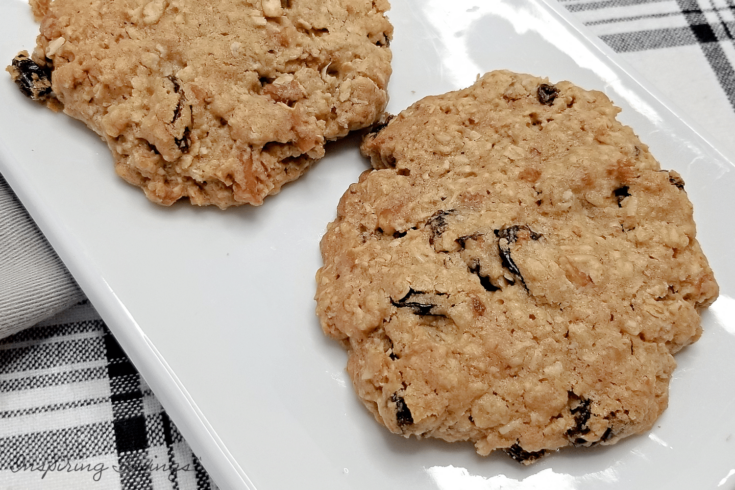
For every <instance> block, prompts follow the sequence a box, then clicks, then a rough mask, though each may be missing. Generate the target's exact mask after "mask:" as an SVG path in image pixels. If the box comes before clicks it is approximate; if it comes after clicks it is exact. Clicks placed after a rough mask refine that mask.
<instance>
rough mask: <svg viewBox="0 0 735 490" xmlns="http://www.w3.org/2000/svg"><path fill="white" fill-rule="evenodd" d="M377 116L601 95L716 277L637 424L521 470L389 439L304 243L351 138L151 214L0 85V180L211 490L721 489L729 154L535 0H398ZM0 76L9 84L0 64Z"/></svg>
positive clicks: (730, 263)
mask: <svg viewBox="0 0 735 490" xmlns="http://www.w3.org/2000/svg"><path fill="white" fill-rule="evenodd" d="M393 3H394V5H393V10H392V11H391V13H390V18H391V20H392V21H393V23H394V25H395V40H394V42H393V44H392V49H393V52H394V61H393V67H394V74H393V78H392V79H391V83H390V94H391V102H390V106H389V111H390V112H393V113H395V112H398V111H400V110H402V109H404V108H405V107H407V106H408V105H409V104H411V103H412V102H414V101H416V100H418V99H419V98H421V97H423V96H425V95H429V94H437V93H442V92H445V91H448V90H453V89H457V88H461V87H465V86H468V85H470V84H471V83H472V82H474V80H475V77H476V76H477V75H478V74H479V73H484V72H486V71H488V70H492V69H497V68H508V69H511V70H514V71H520V72H527V73H532V74H536V75H541V76H548V77H549V78H550V80H551V81H552V82H555V81H559V80H563V79H566V80H570V81H572V82H574V83H575V84H577V85H580V86H582V87H585V88H590V89H599V90H603V91H604V92H606V93H607V94H608V95H609V96H610V97H611V98H612V99H613V101H614V102H615V103H616V104H617V105H619V106H620V107H622V108H623V112H622V114H621V116H620V118H621V119H622V120H623V122H625V123H626V124H629V125H631V126H632V127H633V128H634V129H635V130H636V132H637V133H638V134H639V135H640V137H641V139H642V140H643V141H644V142H646V143H648V144H649V145H650V146H651V149H652V151H653V153H654V155H655V156H656V157H657V158H658V159H659V161H661V163H662V166H663V167H664V168H673V169H675V170H677V171H678V172H680V173H681V174H682V175H683V177H684V179H685V181H686V183H687V192H688V194H689V196H690V198H691V199H692V201H693V202H694V205H695V216H696V219H697V223H698V231H699V238H700V240H701V243H702V246H703V248H704V250H705V252H706V253H707V255H708V257H709V258H710V261H711V265H712V268H713V269H714V270H715V274H716V276H717V279H718V280H719V283H720V285H721V288H722V297H721V298H720V299H719V300H718V301H717V303H716V304H715V305H714V306H713V307H712V308H710V309H709V311H707V312H706V313H705V314H704V329H705V333H704V336H703V337H702V339H701V340H700V341H699V342H698V343H697V344H695V345H694V346H692V347H689V348H687V349H685V350H684V351H683V352H681V353H680V354H678V356H677V360H678V362H679V367H678V369H677V370H676V372H675V375H674V379H673V381H672V385H671V401H670V407H669V409H668V410H667V411H666V412H665V413H664V415H663V416H662V417H661V418H660V420H659V421H658V422H657V424H656V426H655V428H654V429H653V430H652V431H651V432H650V433H648V434H644V435H641V436H637V437H631V438H629V439H626V440H624V441H622V442H620V443H619V444H617V445H615V446H611V447H603V448H594V449H591V450H576V449H570V450H563V451H561V452H559V453H557V454H554V455H552V456H551V457H548V458H545V459H544V460H542V461H541V462H539V463H538V464H536V465H534V466H532V467H530V468H527V467H522V466H520V465H518V464H517V463H515V462H513V461H511V460H510V459H509V458H507V457H506V456H505V455H503V454H502V453H498V454H493V455H491V456H490V457H487V458H481V457H479V456H477V455H476V454H475V453H474V450H473V448H472V446H471V445H470V444H446V443H444V442H440V441H433V440H425V441H417V440H416V439H411V440H405V439H403V438H401V437H398V436H395V435H392V434H389V433H388V432H387V431H386V430H385V429H384V428H382V427H380V426H379V425H378V424H377V423H376V422H375V421H374V420H373V419H372V416H371V415H369V413H368V412H367V410H366V409H365V408H364V407H363V406H362V405H361V403H360V402H359V401H358V400H357V398H356V396H355V395H354V393H353V391H352V387H351V383H350V381H349V379H348V378H347V376H346V373H345V370H344V367H345V363H346V355H345V353H344V351H343V350H342V348H341V347H340V346H339V345H337V343H335V342H333V341H330V340H328V339H327V338H325V337H324V335H323V334H322V332H321V329H320V327H319V324H318V321H317V319H316V317H315V315H314V306H315V305H314V301H313V299H312V298H313V296H314V292H315V283H314V274H315V273H316V270H317V269H318V268H319V267H320V265H321V259H320V255H319V248H318V243H319V240H320V238H321V236H322V234H323V232H324V231H325V228H326V225H327V223H328V222H329V221H331V220H332V219H334V217H335V213H336V211H335V210H336V206H337V202H338V200H339V198H340V196H341V195H342V193H343V192H344V191H345V190H346V189H347V187H348V185H349V184H350V183H352V182H354V181H356V180H357V178H358V176H359V174H360V173H361V172H362V171H363V170H365V169H366V168H368V163H367V162H366V161H365V160H364V159H363V158H361V157H360V155H359V153H358V149H357V145H358V143H359V141H358V139H357V138H355V137H351V138H348V139H347V140H345V141H343V142H340V143H337V144H332V145H331V146H330V147H329V148H328V150H327V154H328V156H327V157H326V158H325V159H324V160H323V161H321V162H320V163H318V164H317V165H316V166H315V168H313V169H312V170H311V171H309V172H308V173H307V175H305V176H304V177H303V178H301V179H300V180H298V181H297V182H295V183H293V184H289V185H288V186H287V187H286V188H285V189H284V190H283V192H282V193H281V194H280V195H278V196H276V197H271V198H268V199H267V200H266V204H265V205H264V206H262V207H260V208H253V207H243V208H240V209H230V210H228V211H226V212H222V211H220V210H218V209H214V208H204V209H199V208H194V207H192V206H189V205H188V204H185V203H180V204H177V205H175V206H173V207H171V208H163V207H160V206H157V205H155V204H151V203H149V202H148V201H147V200H146V199H145V198H144V196H143V194H142V193H141V192H140V191H139V190H138V189H136V188H134V187H132V186H129V185H127V184H125V183H124V182H123V181H121V180H120V179H119V178H117V177H116V176H115V173H114V170H113V165H112V161H111V157H110V155H109V154H108V151H107V148H106V147H105V145H104V144H103V143H102V142H101V141H100V140H99V138H98V137H97V136H96V135H94V134H93V133H92V132H91V131H89V130H87V129H86V128H85V127H84V126H83V125H82V124H81V123H79V122H76V121H73V120H71V119H70V118H68V117H66V116H64V115H63V114H54V113H52V112H51V111H48V110H46V109H44V108H42V107H41V106H40V105H38V104H35V103H32V102H30V101H29V100H28V99H26V98H25V97H23V96H22V95H21V94H20V92H19V91H18V90H17V89H16V87H15V86H14V85H13V84H12V83H11V82H10V80H9V77H7V76H6V77H5V78H4V79H0V100H2V109H1V112H0V171H1V172H2V173H3V175H4V176H5V177H6V179H7V180H8V181H9V183H10V184H11V185H12V187H13V188H14V189H15V191H16V192H17V194H18V195H19V197H20V199H21V200H22V201H23V203H24V204H25V206H26V207H27V208H28V210H29V212H30V213H31V215H32V216H33V217H34V219H35V220H36V221H37V222H38V224H39V226H40V227H41V229H42V230H43V232H44V233H45V234H46V236H47V237H48V239H49V240H50V242H51V243H52V245H53V246H54V247H55V249H56V250H57V251H58V253H59V255H60V256H61V257H62V259H63V260H64V262H65V263H66V264H67V266H68V267H69V269H70V270H71V272H72V273H73V274H74V276H75V277H76V279H77V280H78V282H79V284H80V285H81V286H82V288H83V289H84V291H85V292H86V294H87V295H88V296H89V298H90V299H91V301H92V303H93V304H94V305H95V307H96V308H97V309H98V311H99V313H100V314H101V315H102V317H103V318H104V319H105V321H106V322H107V324H108V325H109V327H110V328H111V329H112V331H113V332H114V333H115V335H116V337H117V338H118V340H119V341H120V343H121V344H122V346H123V348H124V349H125V350H126V352H127V353H128V354H129V355H130V357H131V358H132V360H133V362H134V363H135V364H136V366H137V367H138V368H139V369H140V371H141V372H142V374H143V375H144V377H145V378H146V380H147V381H148V382H149V384H150V385H151V387H152V388H153V389H154V391H155V393H156V394H157V395H158V397H159V398H160V400H161V401H162V403H163V405H164V406H165V407H166V409H167V410H168V412H169V413H170V415H171V416H172V418H173V419H174V421H175V422H176V424H177V425H178V426H179V428H180V429H181V431H182V432H183V434H184V435H185V436H186V438H187V440H188V441H189V443H190V444H191V445H192V447H193V448H194V450H195V451H196V452H197V453H198V454H199V455H200V456H201V457H202V459H203V461H204V464H205V466H206V467H207V469H208V470H209V471H210V472H211V474H212V475H213V477H214V478H215V480H216V481H217V482H218V483H219V484H220V485H221V486H222V488H223V489H244V488H250V489H254V488H257V489H261V490H276V489H289V488H320V489H323V490H325V489H346V488H350V489H370V490H373V489H376V488H400V489H402V490H410V489H427V488H439V489H450V488H452V489H454V488H472V489H499V488H513V489H530V488H545V489H576V488H585V489H609V488H626V489H649V488H668V489H692V488H717V487H718V486H719V487H725V488H733V487H734V486H735V476H733V474H735V355H733V354H734V353H735V299H733V297H734V296H735V284H733V278H735V274H733V267H735V254H734V253H733V248H732V245H733V244H734V243H735V239H734V238H735V235H734V233H735V213H733V210H735V192H733V189H735V174H734V173H733V165H732V164H731V163H729V162H728V161H727V159H726V158H725V157H724V156H723V155H722V154H721V153H719V152H718V151H717V150H716V149H715V148H713V147H712V146H711V145H710V144H709V143H708V142H707V141H706V140H705V139H703V138H702V137H701V136H700V135H699V134H698V132H697V131H696V130H695V129H692V127H691V126H690V125H688V124H687V123H686V122H684V121H682V120H681V119H680V118H679V117H678V116H677V115H676V114H675V113H674V112H673V111H672V110H671V109H670V108H669V107H668V106H667V105H666V104H665V103H663V102H662V101H661V99H660V97H658V96H657V95H656V93H655V92H653V93H652V92H651V91H650V90H649V89H648V88H647V87H645V85H642V84H641V83H640V82H639V81H636V80H635V78H633V77H632V76H631V75H630V74H629V71H628V70H627V69H626V68H625V67H623V66H621V65H620V63H619V60H618V59H617V58H616V57H615V55H614V54H612V53H611V52H610V50H608V49H607V48H606V47H604V46H603V45H602V44H601V43H600V42H599V41H593V40H590V38H589V37H588V36H587V35H586V34H585V32H584V30H583V29H580V27H579V26H578V25H577V24H576V23H575V22H573V21H572V20H570V19H569V16H568V14H566V12H564V11H563V9H561V8H560V7H559V6H558V5H556V4H552V3H546V2H545V1H544V0H492V1H489V0H453V1H451V2H447V1H445V0H423V1H422V0H414V1H408V0H406V1H402V0H394V2H393ZM37 30H38V26H37V25H36V24H34V23H33V21H32V19H31V14H30V9H29V8H28V5H27V4H26V2H25V0H4V1H3V2H2V3H1V4H0V60H3V62H4V63H9V62H10V60H11V58H12V57H13V56H14V55H15V54H16V52H17V51H18V50H20V49H31V48H32V47H33V45H34V38H35V36H36V33H37ZM0 78H1V77H0Z"/></svg>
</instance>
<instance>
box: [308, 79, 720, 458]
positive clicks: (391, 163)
mask: <svg viewBox="0 0 735 490" xmlns="http://www.w3.org/2000/svg"><path fill="white" fill-rule="evenodd" d="M618 111H619V109H617V108H616V107H614V106H613V105H612V103H611V102H610V100H609V99H608V98H607V97H606V96H605V95H604V94H602V93H601V92H596V91H586V90H582V89H580V88H578V87H576V86H574V85H572V84H571V83H569V82H561V83H558V84H556V85H550V84H549V83H548V82H547V81H545V80H543V79H540V78H536V77H532V76H528V75H518V74H514V73H511V72H507V71H499V72H493V73H489V74H487V75H485V76H484V77H482V78H481V79H479V80H478V81H477V83H475V84H474V85H473V86H471V87H469V88H467V89H465V90H460V91H457V92H452V93H448V94H445V95H441V96H436V97H427V98H425V99H423V100H421V101H419V102H417V103H416V104H414V105H413V106H411V107H410V108H409V109H407V110H405V111H404V112H403V113H401V114H400V115H398V116H397V117H396V118H394V119H393V120H391V121H390V122H388V124H387V125H386V126H385V127H384V128H381V129H380V130H376V131H375V132H373V133H371V134H369V135H368V136H367V137H366V138H365V140H364V142H363V146H362V150H363V153H364V154H365V155H367V156H369V157H370V158H371V160H372V164H373V167H374V168H375V170H371V171H367V172H365V173H364V174H363V175H362V176H361V177H360V180H359V183H356V184H353V185H352V186H351V187H350V189H349V190H348V191H347V193H346V194H345V195H344V196H343V197H342V200H341V202H340V204H339V208H338V215H337V219H336V221H334V222H333V223H331V224H330V225H329V227H328V231H327V233H326V235H325V236H324V238H323V239H322V242H321V250H322V257H323V259H324V266H323V267H322V268H321V269H320V270H319V272H318V273H317V282H318V288H317V293H316V299H317V303H318V304H317V313H318V315H319V318H320V320H321V324H322V327H323V329H324V331H325V332H326V333H327V334H328V335H329V336H331V337H333V338H335V339H337V340H340V341H342V342H343V344H344V345H345V346H346V347H347V349H348V351H349V362H348V367H347V369H348V372H349V374H350V376H351V378H352V380H353V383H354V387H355V389H356V391H357V393H358V395H359V397H360V398H361V399H362V401H363V402H364V404H365V405H366V406H367V408H368V409H369V410H370V411H371V412H372V413H373V414H374V415H375V417H376V419H377V420H378V421H380V422H381V423H382V424H384V425H385V426H386V427H387V428H388V429H390V430H391V431H392V432H395V433H397V434H403V435H404V436H410V435H416V436H418V437H436V438H441V439H445V440H447V441H464V440H468V441H472V442H474V443H475V446H476V449H477V451H478V452H479V453H480V454H483V455H486V454H488V453H490V452H491V451H493V450H494V449H500V448H502V449H504V450H505V451H506V452H507V453H508V454H509V455H510V456H511V457H513V458H514V459H516V460H519V461H522V462H525V463H528V462H531V461H533V460H535V459H536V458H538V457H539V456H541V455H542V454H544V453H545V452H547V451H550V450H555V449H557V448H561V447H564V446H569V445H574V446H592V445H596V444H612V443H615V442H616V441H618V440H619V439H620V438H623V437H625V436H628V435H631V434H635V433H638V432H641V431H645V430H647V429H649V428H650V427H651V426H652V424H653V422H654V421H655V420H656V418H657V417H658V416H659V415H660V414H661V412H662V411H663V410H664V409H665V408H666V405H667V399H668V384H669V379H670V377H671V373H672V371H673V369H674V367H675V361H674V358H673V356H672V354H673V353H675V352H676V351H678V350H679V349H681V348H682V347H684V346H686V345H688V344H690V343H692V342H693V341H695V340H696V339H697V338H698V337H699V336H700V333H701V327H700V318H699V314H698V311H699V310H701V309H702V308H704V307H706V306H707V305H709V304H710V303H712V301H714V299H715V297H716V296H717V294H718V288H717V284H716V283H715V279H714V276H713V274H712V271H711V269H710V267H709V265H708V264H707V260H706V259H705V257H704V255H703V254H702V251H701V249H700V246H699V244H698V243H697V240H696V239H695V226H694V222H693V220H692V205H691V203H690V201H689V199H688V198H687V194H686V192H685V190H684V184H683V181H682V179H681V177H680V176H679V175H678V174H677V173H676V172H672V171H669V172H667V171H663V170H661V169H660V168H659V164H658V163H657V162H656V160H655V159H654V158H653V156H652V155H651V153H650V152H649V150H648V148H647V147H646V145H644V144H643V143H641V142H640V140H639V139H638V138H637V137H636V135H635V134H634V133H633V131H632V130H631V129H630V128H629V127H627V126H623V125H621V124H620V123H619V122H618V121H617V120H616V119H615V116H616V114H617V113H618Z"/></svg>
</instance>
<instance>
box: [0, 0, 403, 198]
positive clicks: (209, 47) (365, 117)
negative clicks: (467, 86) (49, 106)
mask: <svg viewBox="0 0 735 490" xmlns="http://www.w3.org/2000/svg"><path fill="white" fill-rule="evenodd" d="M33 7H34V13H35V14H37V15H43V19H42V21H41V34H40V36H39V37H38V40H37V46H36V49H35V51H34V52H33V54H32V56H31V58H32V60H28V59H25V60H23V59H20V60H19V59H16V61H14V63H13V66H12V67H9V71H10V72H11V74H12V75H13V77H14V79H15V80H16V81H17V82H18V83H19V85H20V86H21V89H22V90H23V91H24V92H25V93H26V94H29V95H32V96H34V98H37V99H39V100H49V98H50V97H51V98H53V97H55V98H56V99H57V100H58V102H60V103H61V104H63V110H64V112H65V113H67V114H68V115H70V116H72V117H74V118H77V119H80V120H81V121H83V122H84V123H86V124H87V125H88V126H89V127H90V128H92V129H93V130H94V131H96V132H97V133H98V134H99V135H100V136H101V137H102V138H103V139H104V140H105V141H106V142H107V143H108V145H109V147H110V149H111V151H112V154H113V156H114V159H115V168H116V171H117V173H118V175H120V176H121V177H122V178H124V179H125V180H127V181H128V182H130V183H132V184H134V185H137V186H139V187H141V188H142V189H143V190H144V191H145V193H146V195H147V196H148V198H149V199H151V200H152V201H154V202H157V203H159V204H164V205H170V204H172V203H173V202H175V201H176V200H178V199H180V198H182V197H188V198H189V200H190V201H191V202H192V203H193V204H198V205H206V204H214V205H216V206H219V207H220V208H226V207H228V206H233V205H239V204H254V205H259V204H262V202H263V199H264V198H265V197H266V196H268V195H270V194H275V193H277V192H278V191H279V190H280V189H281V186H283V184H285V183H287V182H289V181H292V180H294V179H296V178H297V177H299V176H300V175H301V174H303V173H304V172H305V171H306V170H307V169H308V168H309V166H310V165H311V164H312V163H313V162H314V161H316V160H318V159H319V158H321V157H322V156H323V155H324V145H325V142H326V141H328V140H334V139H337V138H340V137H343V136H345V135H346V134H347V133H348V132H349V131H352V130H355V129H359V128H363V127H366V126H370V125H371V124H373V123H374V122H375V120H376V119H377V118H378V117H379V116H380V115H381V114H382V112H383V109H384V108H385V105H386V102H387V99H388V97H387V94H386V86H387V83H388V77H389V75H390V72H391V68H390V60H391V52H390V49H389V48H388V44H389V40H390V38H391V36H392V27H391V25H390V23H389V22H388V20H387V18H386V17H385V15H384V14H385V11H386V10H387V9H388V8H389V5H388V1H387V0H376V1H372V0H238V1H227V0H117V1H114V2H111V1H102V2H99V1H91V0H55V1H53V2H51V3H50V4H49V2H48V1H42V0H34V2H33ZM29 61H31V62H32V63H33V64H34V65H35V66H36V68H32V66H31V65H30V64H29ZM26 69H27V70H30V69H32V70H33V72H30V71H27V70H26ZM24 70H26V71H24ZM44 77H46V78H44ZM49 79H50V87H51V90H47V85H48V84H49ZM36 80H37V81H38V83H39V84H40V86H38V87H37V86H36V84H35V83H33V82H34V81H36ZM51 92H52V93H51ZM52 102H53V100H52Z"/></svg>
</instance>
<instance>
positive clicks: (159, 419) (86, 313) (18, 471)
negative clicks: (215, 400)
mask: <svg viewBox="0 0 735 490" xmlns="http://www.w3.org/2000/svg"><path fill="white" fill-rule="evenodd" d="M394 1H400V0H394ZM483 1H491V0H483ZM561 3H562V5H564V6H565V7H566V8H567V9H568V10H569V11H571V12H572V13H573V14H574V15H576V16H577V17H578V18H579V19H580V20H581V21H583V22H584V23H585V24H587V25H588V26H589V27H590V28H591V29H592V31H593V32H594V33H595V34H597V35H598V36H600V37H601V38H602V39H603V41H605V42H606V43H608V44H609V45H610V46H611V47H612V48H613V49H615V50H616V51H618V52H619V53H621V55H622V56H623V57H624V58H625V59H626V60H627V61H628V62H629V63H630V64H631V65H632V66H634V68H635V69H636V70H638V71H639V72H640V73H641V74H642V75H643V76H644V77H646V78H648V79H649V81H651V82H652V83H653V85H655V86H657V88H658V89H659V90H661V91H662V92H664V93H665V94H666V95H668V96H669V98H670V99H671V100H673V101H674V102H675V103H676V104H678V105H679V107H680V108H681V109H682V110H683V112H684V113H688V115H689V116H690V117H691V118H693V119H694V120H695V121H697V122H699V124H700V125H701V126H702V127H704V128H705V129H706V130H708V131H709V132H710V134H712V135H713V136H714V139H715V140H719V141H718V144H719V145H720V146H721V147H722V148H723V149H724V150H725V152H726V153H727V154H728V155H729V156H730V157H731V159H733V156H735V138H733V135H735V70H734V69H733V67H734V66H735V41H733V34H734V33H735V0H666V1H662V0H561ZM6 202H7V200H6V201H2V200H0V217H2V216H5V217H6V218H7V219H5V220H4V221H2V220H0V227H4V228H0V252H2V251H5V250H9V249H10V247H8V243H5V244H3V243H2V240H7V239H8V238H7V237H8V236H10V234H9V233H8V225H7V223H8V222H10V223H13V226H20V225H19V224H18V223H21V222H22V223H24V224H23V226H27V225H29V224H30V223H31V222H30V220H29V218H28V217H27V216H26V215H24V214H23V213H22V212H21V210H20V209H15V210H10V211H9V210H8V209H9V208H8V207H7V206H6V205H5V204H4V203H6ZM3 213H5V214H3ZM8 213H11V214H8ZM29 236H30V235H29ZM30 240H31V242H32V241H34V240H35V241H36V242H38V240H39V238H38V237H32V238H31V239H30ZM3 245H5V247H3ZM36 245H38V243H36ZM39 247H40V248H39ZM43 247H45V244H41V245H38V246H37V247H36V248H35V250H42V249H43ZM17 248H18V247H16V249H17ZM5 253H7V252H5ZM43 253H44V254H46V257H45V258H44V259H43V261H44V262H43V263H44V264H52V266H51V268H50V269H49V274H50V275H51V274H56V275H55V276H54V277H57V278H62V280H61V281H60V282H59V283H57V284H64V286H63V287H65V288H71V289H67V292H68V291H72V292H73V288H74V286H73V282H68V281H67V282H64V280H63V276H64V274H65V271H64V270H63V268H61V266H60V265H59V263H58V262H56V260H57V259H56V257H55V256H54V255H53V253H52V252H51V251H50V250H49V249H48V248H46V249H45V252H43ZM16 259H17V257H7V256H0V299H1V298H2V297H3V294H6V295H7V294H8V292H7V283H8V281H7V280H6V281H3V277H5V278H7V277H10V276H8V275H7V274H9V273H11V272H12V273H13V274H20V275H18V276H15V277H21V276H22V273H23V267H24V266H20V268H18V267H16V270H13V271H10V272H8V271H9V270H10V268H12V267H13V265H12V264H27V263H28V261H25V262H24V261H23V260H16ZM37 260H40V259H37ZM9 264H10V265H9ZM58 287H59V286H58V285H57V289H58ZM3 288H5V291H3ZM41 289H42V288H41ZM44 291H45V292H44ZM37 296H38V297H37V298H36V300H37V302H38V307H37V308H36V311H47V310H44V308H46V304H45V302H44V300H45V299H46V298H47V297H48V290H47V289H44V290H42V291H41V292H39V293H38V294H37ZM25 297H26V298H28V297H29V296H27V295H26V296H25ZM2 308H3V306H2V303H0V318H2V317H3V314H7V313H6V312H4V311H3V310H2ZM18 325H19V323H18ZM34 488H41V489H86V488H89V489H95V490H102V489H120V488H122V489H126V490H127V489H129V490H139V489H140V490H143V489H194V488H197V489H210V488H215V487H214V484H213V483H212V482H211V481H210V479H209V477H208V476H207V474H206V472H205V471H204V469H203V468H202V467H201V465H200V464H199V462H198V461H197V459H196V457H195V456H194V455H193V454H192V453H191V450H190V449H189V447H188V445H187V444H186V442H185V441H184V440H183V439H182V438H181V435H180V434H179V432H178V431H177V430H176V427H175V426H174V425H173V424H172V423H171V421H170V420H169V418H168V416H167V415H166V413H165V412H164V411H163V409H162V408H161V406H160V404H159V403H158V402H157V400H156V399H155V397H154V395H153V394H152V393H151V391H150V389H149V388H148V387H147V385H146V384H145V382H144V381H143V380H142V378H141V377H140V376H139V375H138V373H137V372H136V370H135V368H134V367H133V366H132V364H131V363H130V361H129V360H128V359H127V357H126V356H125V354H124V353H123V352H122V350H121V349H120V347H119V346H118V344H117V342H116V341H115V340H114V338H113V337H112V336H111V334H110V332H109V331H108V330H107V328H106V327H105V325H104V324H103V322H102V321H101V320H100V319H99V317H98V316H97V314H96V313H95V312H94V310H93V308H92V307H91V306H90V305H89V304H88V303H83V304H81V305H77V306H76V307H74V308H72V309H70V310H67V311H66V312H64V313H62V314H61V315H60V316H56V317H54V318H52V319H50V320H47V321H45V322H44V323H41V324H39V325H37V326H35V327H33V328H30V329H28V330H25V331H23V332H21V333H19V334H17V335H15V336H13V337H9V338H7V339H5V340H4V341H0V490H6V489H24V490H25V489H34Z"/></svg>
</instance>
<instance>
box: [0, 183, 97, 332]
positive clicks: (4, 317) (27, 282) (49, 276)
mask: <svg viewBox="0 0 735 490" xmlns="http://www.w3.org/2000/svg"><path fill="white" fill-rule="evenodd" d="M0 257H2V258H3V260H2V261H0V338H4V337H7V336H9V335H12V334H14V333H17V332H19V331H21V330H23V329H25V328H28V327H31V326H33V325H35V324H36V323H38V322H40V321H42V320H45V319H46V318H49V317H51V316H53V315H55V314H56V313H58V312H60V311H62V310H64V309H66V308H68V307H70V306H72V305H73V304H75V303H78V302H79V301H81V300H83V299H84V293H82V291H81V289H79V286H78V285H77V283H76V282H75V281H74V279H73V278H72V276H71V274H69V271H68V270H67V269H66V267H65V266H64V264H63V262H62V261H61V259H60V258H59V257H58V255H56V252H54V250H53V248H52V247H51V245H50V244H49V243H48V241H46V238H45V237H44V236H43V234H42V233H41V231H40V230H39V229H38V227H37V226H36V224H35V222H34V221H33V220H32V219H31V217H30V216H29V215H28V213H27V212H26V210H25V208H24V207H23V205H22V204H21V203H20V201H19V200H18V198H17V197H16V196H15V194H14V193H13V191H12V189H11V188H10V186H9V185H8V184H7V182H6V181H5V179H4V178H3V177H2V175H0Z"/></svg>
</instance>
